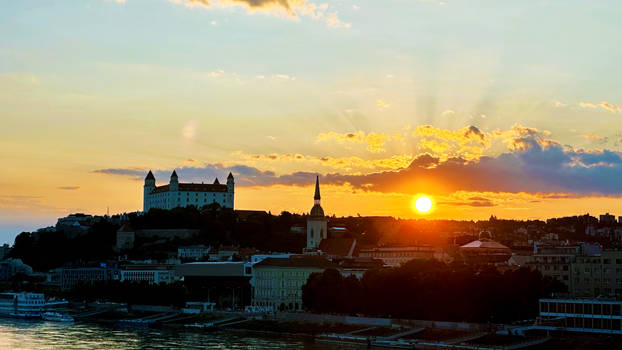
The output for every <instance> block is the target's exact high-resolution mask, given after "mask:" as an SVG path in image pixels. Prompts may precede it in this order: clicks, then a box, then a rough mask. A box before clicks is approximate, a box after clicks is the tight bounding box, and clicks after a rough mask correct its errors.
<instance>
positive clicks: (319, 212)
mask: <svg viewBox="0 0 622 350" xmlns="http://www.w3.org/2000/svg"><path fill="white" fill-rule="evenodd" d="M309 215H311V216H315V217H324V209H322V206H321V205H319V204H316V205H314V206H313V208H311V212H310V213H309Z"/></svg>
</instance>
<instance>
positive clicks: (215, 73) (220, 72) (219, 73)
mask: <svg viewBox="0 0 622 350" xmlns="http://www.w3.org/2000/svg"><path fill="white" fill-rule="evenodd" d="M207 75H209V77H210V78H220V77H222V76H223V75H225V71H224V70H222V69H218V70H215V71H213V72H209V73H208V74H207Z"/></svg>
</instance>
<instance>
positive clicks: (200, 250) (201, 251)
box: [177, 244, 211, 260]
mask: <svg viewBox="0 0 622 350" xmlns="http://www.w3.org/2000/svg"><path fill="white" fill-rule="evenodd" d="M210 249H211V248H210V247H206V246H204V245H202V244H201V245H191V246H184V247H179V248H177V257H178V258H180V259H182V260H200V259H203V258H206V257H209V252H210Z"/></svg>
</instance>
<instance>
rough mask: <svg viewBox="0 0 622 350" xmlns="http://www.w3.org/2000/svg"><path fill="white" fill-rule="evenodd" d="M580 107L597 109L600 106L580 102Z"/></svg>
mask: <svg viewBox="0 0 622 350" xmlns="http://www.w3.org/2000/svg"><path fill="white" fill-rule="evenodd" d="M579 107H581V108H596V107H598V106H597V105H595V104H593V103H590V102H579Z"/></svg>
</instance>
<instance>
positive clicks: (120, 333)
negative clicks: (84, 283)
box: [0, 318, 361, 350]
mask: <svg viewBox="0 0 622 350" xmlns="http://www.w3.org/2000/svg"><path fill="white" fill-rule="evenodd" d="M0 349H2V350H5V349H7V350H8V349H11V350H26V349H28V350H43V349H70V350H81V349H115V350H117V349H221V350H224V349H258V350H265V349H306V350H319V349H327V350H336V349H361V348H360V347H347V346H342V345H334V344H326V343H314V342H313V340H311V339H306V338H301V337H293V336H292V337H289V336H269V335H266V336H264V335H258V334H257V333H253V334H245V333H242V332H228V331H219V332H214V333H201V332H185V331H174V330H167V329H125V328H116V327H110V326H102V325H97V324H90V323H76V324H62V323H54V322H44V321H25V320H17V319H3V318H0Z"/></svg>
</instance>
